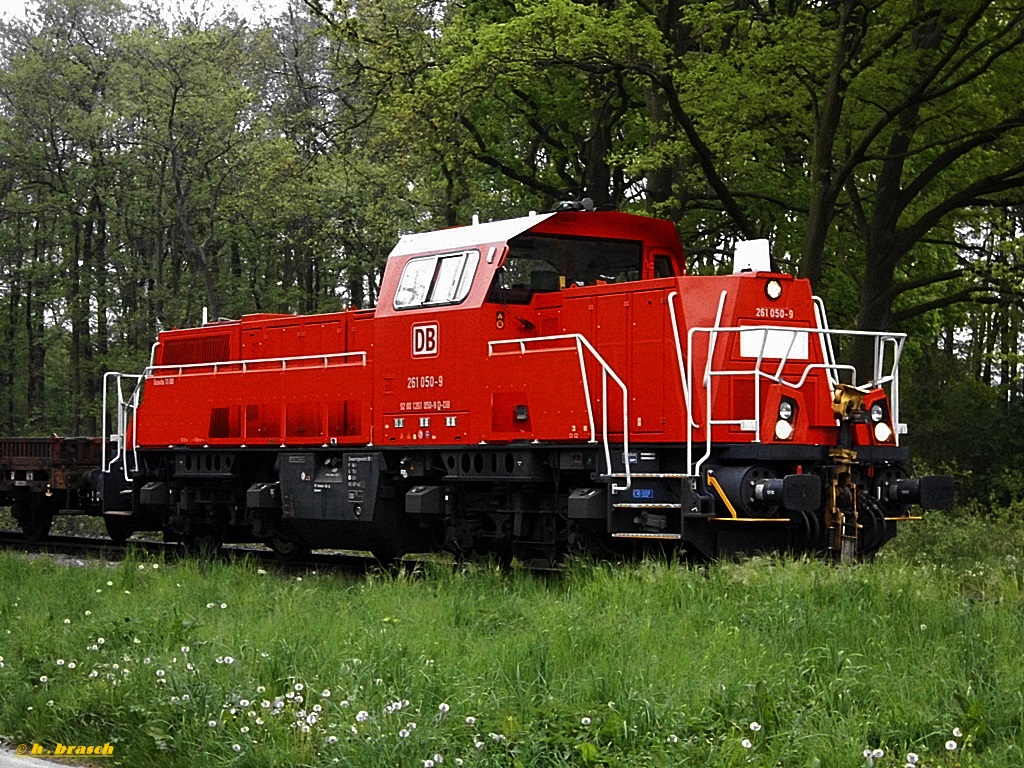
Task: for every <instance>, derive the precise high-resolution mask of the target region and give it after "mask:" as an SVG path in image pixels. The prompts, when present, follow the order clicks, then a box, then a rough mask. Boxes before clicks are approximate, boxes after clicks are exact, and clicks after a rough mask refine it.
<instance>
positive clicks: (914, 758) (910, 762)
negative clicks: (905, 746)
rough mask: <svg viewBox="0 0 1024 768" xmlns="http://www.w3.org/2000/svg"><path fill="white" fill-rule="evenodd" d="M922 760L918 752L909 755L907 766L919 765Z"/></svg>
mask: <svg viewBox="0 0 1024 768" xmlns="http://www.w3.org/2000/svg"><path fill="white" fill-rule="evenodd" d="M920 760H921V758H920V756H919V755H918V754H917V753H916V752H908V753H907V765H917V764H918V762H919V761H920Z"/></svg>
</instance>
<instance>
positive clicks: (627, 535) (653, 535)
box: [612, 533, 683, 541]
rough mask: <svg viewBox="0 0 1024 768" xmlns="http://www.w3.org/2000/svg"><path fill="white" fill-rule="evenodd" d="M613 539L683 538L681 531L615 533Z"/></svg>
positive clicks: (673, 539)
mask: <svg viewBox="0 0 1024 768" xmlns="http://www.w3.org/2000/svg"><path fill="white" fill-rule="evenodd" d="M612 538H613V539H661V540H664V541H678V540H679V539H681V538H683V535H682V534H681V533H613V534H612Z"/></svg>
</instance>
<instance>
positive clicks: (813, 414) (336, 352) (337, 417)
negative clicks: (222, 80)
mask: <svg viewBox="0 0 1024 768" xmlns="http://www.w3.org/2000/svg"><path fill="white" fill-rule="evenodd" d="M479 232H480V238H479V239H474V228H461V229H456V230H450V231H446V232H438V233H430V234H429V235H423V236H415V237H414V238H411V239H410V240H408V241H406V240H403V242H402V243H400V244H399V246H398V247H396V250H395V252H394V253H393V254H392V256H391V257H390V259H389V263H388V266H387V270H386V272H385V276H384V279H383V282H382V286H381V292H380V303H379V306H378V307H377V308H376V310H373V311H352V312H342V313H335V314H328V315H318V316H308V317H293V316H283V315H252V316H247V317H244V318H242V319H241V320H238V321H228V322H220V323H216V324H212V325H208V326H205V327H203V328H196V329H184V330H173V331H167V332H164V333H162V334H161V335H160V340H159V344H158V346H157V350H156V355H155V360H154V363H155V365H154V367H153V368H152V369H151V370H150V371H149V372H148V376H147V379H146V382H145V387H144V395H143V398H142V403H141V405H140V407H139V409H138V411H137V413H136V418H135V437H136V439H137V444H138V446H140V447H167V446H203V445H211V446H212V445H218V446H249V447H252V446H271V445H272V446H281V445H287V446H302V445H324V444H338V445H368V444H373V445H393V446H401V445H410V446H414V445H415V446H422V445H424V444H429V445H433V446H439V447H440V446H459V445H472V444H478V443H481V442H484V443H488V444H491V443H508V442H512V441H522V440H528V441H535V440H536V441H544V442H547V441H551V442H557V443H560V444H566V443H573V442H579V443H581V444H582V443H587V442H591V441H594V440H596V439H598V438H599V437H601V436H602V434H603V433H604V431H605V430H607V432H608V433H609V436H610V439H611V440H612V441H613V442H619V441H621V440H622V436H623V421H624V418H626V419H628V434H629V438H630V440H631V441H642V442H644V443H673V444H685V443H687V441H688V440H689V441H692V442H694V443H697V444H703V443H704V441H705V439H706V437H707V431H706V430H707V429H708V427H707V413H708V410H707V406H708V399H709V397H710V401H711V409H710V412H711V416H712V418H713V419H714V420H716V421H722V422H730V423H728V424H718V425H716V426H714V427H713V432H712V436H711V437H712V440H713V441H714V442H716V443H718V442H723V443H749V442H751V441H754V440H760V441H762V442H764V443H771V442H775V441H776V440H775V437H774V429H775V421H776V414H777V413H778V408H779V402H780V398H781V397H782V396H786V397H788V398H790V399H791V400H792V401H794V402H795V404H796V409H797V413H798V417H797V418H796V420H795V432H794V434H793V435H792V436H791V437H790V438H789V440H788V441H784V442H789V443H802V444H814V445H834V444H835V442H836V435H837V427H836V421H835V418H834V416H833V414H832V410H831V398H832V386H831V383H830V381H829V379H828V376H827V374H826V372H825V371H824V370H823V369H822V368H821V367H820V366H822V365H823V363H824V362H825V360H824V352H823V347H822V344H821V342H820V337H819V336H817V335H814V334H807V335H802V336H801V337H800V339H802V341H800V340H799V339H797V340H795V341H793V340H792V339H789V335H788V334H781V335H780V334H779V332H778V331H774V332H772V333H771V334H770V338H769V336H765V335H761V334H760V332H757V335H750V334H748V335H747V336H746V337H744V336H743V335H742V334H741V333H739V332H738V331H737V330H731V331H730V330H728V329H730V328H738V327H740V326H743V327H751V328H756V327H764V326H785V327H797V328H805V329H816V328H817V327H818V321H817V319H816V315H815V309H814V304H813V300H812V297H811V293H810V288H809V285H808V283H806V282H805V281H800V280H794V279H793V278H791V277H788V276H784V275H774V274H767V273H743V274H739V275H727V276H715V277H687V276H685V275H684V274H683V272H684V262H683V254H682V249H681V247H680V245H679V242H678V238H677V236H676V233H675V229H674V227H673V226H672V225H671V224H669V223H667V222H662V221H657V220H653V219H647V218H644V217H639V216H632V215H628V214H619V213H587V212H567V213H556V214H553V215H547V216H541V217H536V220H535V221H534V220H532V219H519V220H512V221H511V222H504V223H495V224H494V225H481V227H480V229H479ZM523 233H527V234H528V236H530V237H533V236H538V235H543V236H552V237H556V238H565V239H566V240H567V241H568V240H571V241H572V242H577V241H578V240H579V239H580V238H589V239H594V238H596V239H601V240H606V241H622V242H624V243H639V244H641V247H640V251H639V252H640V253H642V265H641V268H640V270H639V279H633V280H632V281H629V282H606V281H605V280H603V279H598V280H595V281H593V282H592V283H591V284H584V285H577V284H575V283H574V282H572V281H571V280H568V281H567V273H566V272H563V274H561V275H558V276H557V277H558V279H559V280H560V282H561V283H562V284H563V285H564V287H562V288H561V289H560V290H559V289H555V290H550V291H549V292H538V293H535V294H533V296H532V299H531V300H530V301H529V303H508V302H505V303H503V302H502V301H501V300H500V299H501V295H498V296H497V299H496V298H495V297H496V295H495V294H494V293H493V292H492V291H491V286H492V283H494V281H495V279H496V273H497V272H498V270H499V268H502V267H503V265H504V264H506V263H507V258H508V253H509V249H510V245H509V241H515V238H516V237H519V236H520V235H522V234H523ZM515 242H521V241H515ZM467 249H468V250H471V251H474V252H475V253H476V254H477V257H476V258H477V263H476V272H475V276H474V277H473V279H472V283H471V284H469V286H468V291H467V292H466V294H465V298H464V299H463V300H461V301H459V302H458V303H451V304H441V305H436V304H432V305H425V306H414V307H406V308H396V306H395V297H396V295H398V290H399V284H400V282H401V281H402V280H403V274H404V270H405V269H406V267H407V266H408V264H409V262H410V261H412V260H414V259H416V258H418V257H422V256H423V255H424V254H444V253H449V252H455V251H459V252H463V251H466V250H467ZM659 259H660V260H661V263H660V266H659ZM666 264H667V265H669V268H670V269H671V272H672V273H673V274H674V275H675V276H668V277H655V274H656V272H658V270H659V269H661V270H664V269H665V268H666V267H665V265H666ZM552 277H555V276H554V275H553V276H552ZM634 277H636V276H634ZM769 281H774V282H775V283H777V284H778V285H779V286H781V295H780V296H779V297H777V298H775V299H771V298H769V297H768V295H767V292H766V286H767V284H768V283H769ZM513 290H515V289H513ZM716 321H717V322H716ZM716 325H717V326H718V328H719V329H720V330H719V332H717V333H715V334H712V333H711V332H710V331H707V330H704V331H702V330H694V329H700V328H705V329H710V328H711V327H713V326H716ZM712 337H714V343H713V344H712V343H711V342H712ZM751 339H753V341H751ZM780 339H781V341H780ZM787 339H788V340H787ZM762 342H765V347H766V348H768V349H769V351H771V350H774V357H768V358H766V359H765V360H764V361H763V366H762V370H763V371H764V372H765V373H766V374H770V375H771V376H772V377H775V378H776V379H778V378H780V377H781V378H782V379H784V380H786V381H789V382H790V383H791V384H792V383H795V382H801V381H802V385H801V386H800V387H794V386H786V385H783V384H779V383H773V381H771V380H770V379H769V378H768V377H767V376H762V377H760V379H755V377H754V376H753V375H751V374H749V373H747V374H740V373H735V372H739V371H750V370H752V369H753V368H754V367H755V365H756V364H757V358H758V354H759V352H760V351H762V350H761V345H762ZM790 342H792V345H793V346H794V347H795V349H793V347H787V346H786V345H787V344H790ZM780 344H781V345H782V347H785V348H786V349H785V351H784V353H781V354H780V353H779V349H780V346H779V345H780ZM709 352H710V353H711V356H712V360H711V370H712V371H714V372H716V375H713V376H711V377H710V378H706V376H705V373H706V370H707V368H708V355H709ZM793 352H796V353H797V354H792V353H793ZM594 353H596V354H597V355H600V357H601V358H602V359H603V361H604V363H605V365H606V366H607V367H606V368H602V365H601V364H600V362H599V361H598V359H597V357H596V356H595V354H594ZM783 356H788V358H789V359H788V362H786V364H785V365H784V366H783V367H782V370H781V371H780V370H778V368H779V365H780V363H781V358H782V357H783ZM581 360H582V361H583V362H582V365H581ZM680 363H682V365H681V364H680ZM815 366H819V367H815ZM603 371H604V372H607V373H608V377H607V381H603V378H604V377H603V375H602V373H603ZM728 371H733V372H734V374H733V375H719V374H721V373H722V372H728ZM611 374H614V376H613V375H611ZM616 377H617V378H618V380H619V381H621V384H622V385H623V386H624V387H625V388H626V390H627V391H628V397H627V398H626V405H627V407H628V415H627V416H625V417H624V414H623V396H622V392H621V390H620V388H619V385H618V383H617V382H616V380H615V379H616ZM758 382H759V383H758ZM691 390H692V394H691V395H690V397H689V400H690V401H692V402H691V404H690V405H691V407H690V408H689V409H688V408H687V402H688V398H687V394H686V393H687V391H691ZM588 403H589V406H590V407H589V408H588ZM604 409H607V421H606V420H605V417H604V415H603V414H604ZM688 414H692V415H693V419H694V422H695V425H694V426H692V427H688V424H687V421H688V420H687V416H688ZM858 437H859V438H860V439H863V440H865V441H867V443H870V436H869V435H868V434H867V431H866V428H865V433H864V435H860V434H858ZM780 442H783V441H780Z"/></svg>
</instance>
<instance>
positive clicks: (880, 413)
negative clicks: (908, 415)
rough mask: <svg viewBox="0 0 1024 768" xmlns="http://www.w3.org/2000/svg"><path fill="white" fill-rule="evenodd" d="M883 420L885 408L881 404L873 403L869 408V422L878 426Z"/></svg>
mask: <svg viewBox="0 0 1024 768" xmlns="http://www.w3.org/2000/svg"><path fill="white" fill-rule="evenodd" d="M883 419H885V406H883V405H882V404H881V403H875V404H874V405H872V406H871V421H873V422H874V423H875V424H878V423H879V422H880V421H882V420H883Z"/></svg>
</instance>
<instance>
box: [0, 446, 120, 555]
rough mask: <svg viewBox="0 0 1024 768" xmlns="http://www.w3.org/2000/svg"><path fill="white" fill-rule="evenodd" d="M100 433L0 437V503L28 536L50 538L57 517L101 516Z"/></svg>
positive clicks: (101, 447) (101, 449)
mask: <svg viewBox="0 0 1024 768" xmlns="http://www.w3.org/2000/svg"><path fill="white" fill-rule="evenodd" d="M102 455H103V446H102V440H101V439H100V438H98V437H57V436H56V435H53V436H52V437H40V438H37V437H3V438H0V506H9V507H10V508H11V514H12V515H13V517H14V519H15V521H16V522H17V523H18V525H19V526H20V527H21V529H22V531H23V532H24V533H25V535H26V537H27V538H28V539H31V540H37V539H40V538H42V537H44V536H46V535H47V534H48V533H49V531H50V524H51V523H52V521H53V518H54V516H55V515H61V514H64V515H68V514H84V515H100V514H103V509H102V506H101V504H100V495H99V492H98V485H99V469H100V466H101V457H102Z"/></svg>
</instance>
